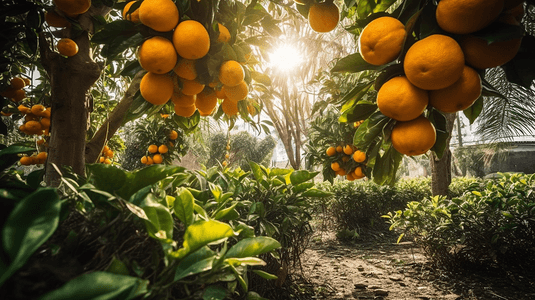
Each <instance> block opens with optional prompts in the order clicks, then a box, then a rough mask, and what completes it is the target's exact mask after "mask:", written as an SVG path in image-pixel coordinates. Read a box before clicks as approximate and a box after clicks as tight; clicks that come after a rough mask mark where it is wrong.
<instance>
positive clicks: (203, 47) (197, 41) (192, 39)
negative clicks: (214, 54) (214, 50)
mask: <svg viewBox="0 0 535 300" xmlns="http://www.w3.org/2000/svg"><path fill="white" fill-rule="evenodd" d="M173 44H174V45H175V49H176V51H177V52H178V54H179V55H180V56H181V57H183V58H185V59H198V58H202V57H204V56H205V55H206V54H207V53H208V51H209V50H210V36H209V35H208V31H207V30H206V28H204V26H203V25H202V24H201V23H199V22H197V21H195V20H186V21H182V22H180V23H179V24H178V26H177V27H176V29H175V31H174V32H173Z"/></svg>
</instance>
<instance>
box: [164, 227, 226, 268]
mask: <svg viewBox="0 0 535 300" xmlns="http://www.w3.org/2000/svg"><path fill="white" fill-rule="evenodd" d="M234 235H236V233H235V232H234V231H233V230H232V227H230V226H229V225H228V224H226V223H223V222H219V221H216V220H208V221H205V220H199V221H197V222H195V223H193V224H191V225H190V226H188V228H186V232H185V233H184V242H183V243H182V246H183V248H181V249H179V250H178V251H175V252H173V253H172V255H174V256H175V257H176V258H179V259H180V258H182V257H184V256H186V255H187V254H188V253H191V252H192V251H195V250H197V249H199V248H201V247H203V246H206V245H208V244H210V243H212V242H216V241H218V242H219V241H221V240H224V239H226V238H228V237H231V236H234Z"/></svg>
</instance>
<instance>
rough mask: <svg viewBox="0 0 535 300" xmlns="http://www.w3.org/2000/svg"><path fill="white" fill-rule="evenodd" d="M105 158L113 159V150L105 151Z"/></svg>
mask: <svg viewBox="0 0 535 300" xmlns="http://www.w3.org/2000/svg"><path fill="white" fill-rule="evenodd" d="M106 157H109V158H113V150H111V149H110V150H108V151H106Z"/></svg>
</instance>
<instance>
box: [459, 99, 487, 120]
mask: <svg viewBox="0 0 535 300" xmlns="http://www.w3.org/2000/svg"><path fill="white" fill-rule="evenodd" d="M481 111H483V97H482V96H480V97H479V98H477V100H476V102H474V103H473V104H472V105H471V106H470V107H468V108H467V109H465V110H463V113H464V115H465V116H466V117H467V118H468V120H469V121H470V125H471V124H474V121H475V120H476V119H477V117H478V116H479V114H480V113H481Z"/></svg>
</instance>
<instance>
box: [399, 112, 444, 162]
mask: <svg viewBox="0 0 535 300" xmlns="http://www.w3.org/2000/svg"><path fill="white" fill-rule="evenodd" d="M390 139H391V140H392V146H393V147H394V149H396V150H397V151H398V152H399V153H401V154H405V155H408V156H414V155H420V154H424V153H426V152H427V151H428V150H429V149H431V148H432V147H433V145H434V144H435V141H436V131H435V126H433V124H432V123H431V122H430V121H429V120H428V119H426V118H425V117H424V116H423V115H422V116H420V117H418V118H416V119H414V120H411V121H405V122H402V121H398V122H396V124H395V125H394V128H393V129H392V134H391V135H390Z"/></svg>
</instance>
